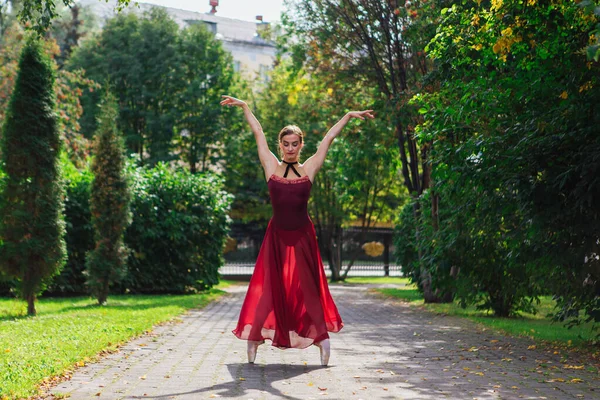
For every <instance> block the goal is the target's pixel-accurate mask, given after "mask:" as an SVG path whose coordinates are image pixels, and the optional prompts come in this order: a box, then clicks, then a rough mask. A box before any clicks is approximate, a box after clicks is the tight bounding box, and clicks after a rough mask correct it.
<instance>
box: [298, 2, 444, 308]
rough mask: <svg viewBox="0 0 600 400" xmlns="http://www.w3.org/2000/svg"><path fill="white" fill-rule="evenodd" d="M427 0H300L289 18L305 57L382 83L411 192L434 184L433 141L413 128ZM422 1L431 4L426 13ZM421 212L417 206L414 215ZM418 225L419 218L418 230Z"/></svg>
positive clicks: (426, 284)
mask: <svg viewBox="0 0 600 400" xmlns="http://www.w3.org/2000/svg"><path fill="white" fill-rule="evenodd" d="M421 3H425V2H424V1H423V2H419V1H414V2H413V3H411V2H406V4H405V5H401V4H400V2H399V1H397V0H391V1H389V0H376V1H369V2H367V1H356V0H342V1H331V0H302V1H299V2H298V4H297V6H296V7H295V8H294V10H293V13H292V15H291V18H294V19H295V20H296V21H297V22H295V23H291V21H287V24H288V26H289V28H290V29H288V30H289V31H290V33H291V34H292V35H300V36H301V37H302V38H304V40H306V42H307V43H309V45H308V46H307V47H306V48H301V47H300V48H299V47H298V46H293V48H295V49H296V50H298V49H299V50H300V51H301V52H304V53H305V54H306V56H305V57H302V56H301V57H298V56H296V58H306V59H308V60H309V62H308V64H309V65H313V66H314V65H322V64H324V65H326V66H327V68H328V69H329V70H330V71H331V72H334V73H335V74H337V75H339V76H340V78H341V79H345V80H349V81H354V80H355V79H357V77H360V78H362V79H364V80H365V82H368V84H370V85H373V86H374V87H377V88H378V89H379V92H380V100H381V102H382V106H381V110H382V111H383V106H384V105H385V113H386V114H387V115H389V116H390V117H391V118H390V119H391V121H390V123H391V126H393V128H394V136H395V138H396V140H397V146H398V150H399V153H398V154H399V157H400V159H401V175H402V178H403V182H404V185H405V187H406V189H407V190H408V192H409V193H410V195H411V196H412V198H413V200H416V199H417V198H418V197H419V196H421V195H422V194H423V192H424V191H425V190H426V189H428V188H430V186H431V166H430V163H429V162H428V155H429V151H430V148H431V143H430V142H419V140H418V139H417V137H416V136H415V134H414V133H415V132H414V127H415V126H416V125H417V124H418V122H419V120H420V117H419V114H418V112H417V110H416V109H415V108H413V107H411V106H410V105H409V104H408V101H409V100H410V98H411V97H412V95H413V94H414V93H415V92H416V90H418V89H420V88H421V86H422V78H423V76H424V75H426V74H427V73H428V72H429V70H430V68H431V63H430V62H428V60H427V59H426V58H425V52H424V46H425V45H426V43H427V42H428V40H427V38H428V36H429V35H430V36H433V30H432V29H431V26H432V25H434V24H435V14H433V12H431V11H427V9H431V8H433V9H435V4H433V3H432V5H431V6H430V7H421V6H424V4H423V5H422V4H421ZM421 8H422V9H424V10H426V11H425V12H424V13H421ZM421 14H422V15H421ZM432 15H434V17H432ZM412 26H417V27H419V29H421V28H422V29H421V30H422V31H423V32H421V33H422V34H420V35H413V36H412V37H411V36H410V31H409V29H410V28H411V27H412ZM430 36H429V37H430ZM320 68H323V67H320ZM309 70H310V68H309ZM413 204H415V205H418V204H419V203H418V202H417V201H414V202H413ZM435 205H437V201H436V202H434V203H433V207H432V209H431V212H432V214H433V215H436V214H437V209H436V207H435ZM421 212H423V210H421V209H419V208H417V207H415V209H414V217H415V219H418V218H419V216H420V213H421ZM434 221H435V219H434ZM419 229H420V226H419V225H417V232H416V234H417V235H418V234H419ZM421 258H422V257H421V255H420V256H419V259H421ZM419 279H420V280H421V282H420V285H419V286H420V287H421V288H422V289H423V292H424V297H425V301H427V302H434V301H440V298H439V297H438V295H437V293H435V291H434V289H433V288H432V286H431V276H430V274H429V272H428V271H427V269H426V268H424V267H423V268H421V275H420V278H419Z"/></svg>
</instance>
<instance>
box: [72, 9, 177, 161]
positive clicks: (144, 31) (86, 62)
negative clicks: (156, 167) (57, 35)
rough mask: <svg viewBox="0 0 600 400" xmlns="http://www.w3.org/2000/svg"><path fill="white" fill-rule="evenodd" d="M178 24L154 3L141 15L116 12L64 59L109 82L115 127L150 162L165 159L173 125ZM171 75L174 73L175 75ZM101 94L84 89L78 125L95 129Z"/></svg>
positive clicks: (130, 147) (89, 133)
mask: <svg viewBox="0 0 600 400" xmlns="http://www.w3.org/2000/svg"><path fill="white" fill-rule="evenodd" d="M177 34H178V26H177V24H176V23H175V22H174V21H173V20H171V19H170V18H169V17H168V15H167V13H166V11H164V10H161V9H158V8H155V9H152V11H151V12H150V13H147V14H145V16H144V17H143V18H139V17H137V16H136V15H135V14H132V13H131V14H121V15H118V16H117V17H115V18H113V19H110V20H108V21H107V22H106V25H105V26H104V29H103V30H102V32H101V34H100V35H98V36H96V37H92V38H89V39H88V40H86V41H84V42H83V44H82V45H81V46H80V47H78V48H77V49H76V50H75V51H74V52H73V55H72V57H71V59H70V60H69V62H68V63H67V64H68V69H70V70H74V69H79V68H82V69H84V70H85V72H86V75H87V76H88V77H89V78H91V79H94V80H95V81H97V82H107V81H108V82H110V84H111V90H112V91H113V93H114V94H115V96H117V101H118V104H119V119H118V127H119V129H120V130H121V131H122V132H123V134H124V137H125V143H126V144H127V147H128V150H129V151H130V152H135V153H137V154H138V155H139V156H140V158H142V160H143V161H148V162H149V163H150V164H151V165H152V164H154V163H155V162H158V161H161V160H162V161H166V160H168V158H169V154H170V151H171V148H172V146H171V140H172V138H173V125H174V117H175V115H174V111H175V104H174V101H175V99H176V98H177V95H176V93H177V92H178V91H177V87H178V86H179V85H178V83H179V82H178V79H165V77H166V76H173V75H175V76H176V68H175V67H176V64H177V63H176V62H177V53H176V41H177ZM175 76H174V77H175ZM99 101H100V96H99V93H98V92H94V93H85V95H84V98H83V108H84V113H83V116H82V120H81V130H82V133H83V134H84V135H85V136H86V137H91V136H92V135H93V132H95V130H96V116H97V111H98V107H97V105H98V103H99Z"/></svg>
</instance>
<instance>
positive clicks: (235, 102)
mask: <svg viewBox="0 0 600 400" xmlns="http://www.w3.org/2000/svg"><path fill="white" fill-rule="evenodd" d="M221 97H224V99H223V100H222V101H221V105H222V106H228V107H231V106H238V107H244V106H245V105H246V102H245V101H243V100H240V99H236V98H235V97H231V96H225V95H222V96H221Z"/></svg>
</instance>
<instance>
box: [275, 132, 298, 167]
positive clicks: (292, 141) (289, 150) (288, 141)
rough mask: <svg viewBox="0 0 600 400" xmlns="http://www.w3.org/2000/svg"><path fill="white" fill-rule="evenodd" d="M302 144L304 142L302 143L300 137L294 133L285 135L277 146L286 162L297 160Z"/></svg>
mask: <svg viewBox="0 0 600 400" xmlns="http://www.w3.org/2000/svg"><path fill="white" fill-rule="evenodd" d="M303 146H304V143H302V139H301V138H300V136H298V135H296V134H295V133H290V134H289V135H285V136H284V137H282V138H281V141H280V142H279V148H280V149H281V152H282V153H283V159H284V160H285V161H288V162H293V161H297V159H298V156H299V155H300V150H302V147H303Z"/></svg>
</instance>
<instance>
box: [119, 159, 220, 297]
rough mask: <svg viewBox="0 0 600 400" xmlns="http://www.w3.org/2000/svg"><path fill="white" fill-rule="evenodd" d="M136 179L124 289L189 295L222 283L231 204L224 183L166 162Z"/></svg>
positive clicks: (138, 172)
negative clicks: (169, 166) (172, 168)
mask: <svg viewBox="0 0 600 400" xmlns="http://www.w3.org/2000/svg"><path fill="white" fill-rule="evenodd" d="M132 174H133V175H134V182H135V183H134V186H133V188H132V191H133V201H132V207H131V208H132V212H133V222H132V224H131V226H130V227H129V228H128V229H127V233H126V234H125V240H126V244H127V247H129V248H130V249H131V253H130V256H129V262H128V266H129V271H128V273H127V277H126V278H125V280H124V281H123V282H122V284H121V285H120V287H121V290H123V291H126V290H129V291H132V292H144V293H153V292H154V293H157V292H163V293H186V292H195V291H198V290H202V289H205V288H208V287H211V286H213V285H215V284H217V283H218V270H219V267H220V266H222V265H223V246H224V244H225V239H226V237H227V233H228V231H229V224H230V218H229V216H228V212H229V207H230V204H231V195H229V194H228V193H227V192H225V191H223V189H222V188H223V182H222V180H221V179H220V178H219V177H217V176H216V175H213V174H191V173H190V172H188V171H186V170H183V169H179V170H175V171H174V170H171V169H169V168H168V167H167V166H166V165H165V164H162V163H159V164H157V166H156V167H155V168H152V169H145V168H137V169H136V170H135V171H132Z"/></svg>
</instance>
